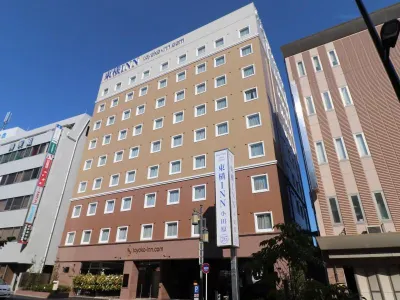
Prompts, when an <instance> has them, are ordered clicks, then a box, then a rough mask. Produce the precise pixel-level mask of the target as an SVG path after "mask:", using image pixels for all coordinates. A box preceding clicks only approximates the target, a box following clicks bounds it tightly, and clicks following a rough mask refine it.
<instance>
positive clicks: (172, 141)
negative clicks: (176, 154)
mask: <svg viewBox="0 0 400 300" xmlns="http://www.w3.org/2000/svg"><path fill="white" fill-rule="evenodd" d="M178 136H180V137H181V140H182V143H181V144H180V145H178V146H174V138H175V137H178ZM182 146H183V133H179V134H175V135H173V136H171V148H178V147H182Z"/></svg>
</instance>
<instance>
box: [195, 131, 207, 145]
mask: <svg viewBox="0 0 400 300" xmlns="http://www.w3.org/2000/svg"><path fill="white" fill-rule="evenodd" d="M205 139H206V129H205V128H200V129H197V130H195V131H194V141H195V142H200V141H204V140H205Z"/></svg>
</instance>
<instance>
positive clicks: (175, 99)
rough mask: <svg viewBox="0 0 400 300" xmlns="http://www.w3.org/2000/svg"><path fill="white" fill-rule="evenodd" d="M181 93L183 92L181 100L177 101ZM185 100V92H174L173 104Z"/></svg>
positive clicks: (183, 90)
mask: <svg viewBox="0 0 400 300" xmlns="http://www.w3.org/2000/svg"><path fill="white" fill-rule="evenodd" d="M182 92H183V98H182V99H179V100H178V94H180V93H182ZM185 98H186V90H185V89H182V90H179V91H176V92H175V95H174V102H180V101H183V100H185Z"/></svg>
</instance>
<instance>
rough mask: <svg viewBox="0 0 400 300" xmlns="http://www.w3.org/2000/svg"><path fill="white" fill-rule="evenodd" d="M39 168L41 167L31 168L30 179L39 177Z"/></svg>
mask: <svg viewBox="0 0 400 300" xmlns="http://www.w3.org/2000/svg"><path fill="white" fill-rule="evenodd" d="M40 169H41V168H35V169H33V173H32V178H31V179H37V178H39V174H40Z"/></svg>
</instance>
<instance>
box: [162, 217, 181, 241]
mask: <svg viewBox="0 0 400 300" xmlns="http://www.w3.org/2000/svg"><path fill="white" fill-rule="evenodd" d="M168 224H176V236H168V235H167V233H168ZM164 227H165V228H164V239H166V240H170V239H177V238H178V236H179V221H168V222H165V225H164Z"/></svg>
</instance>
